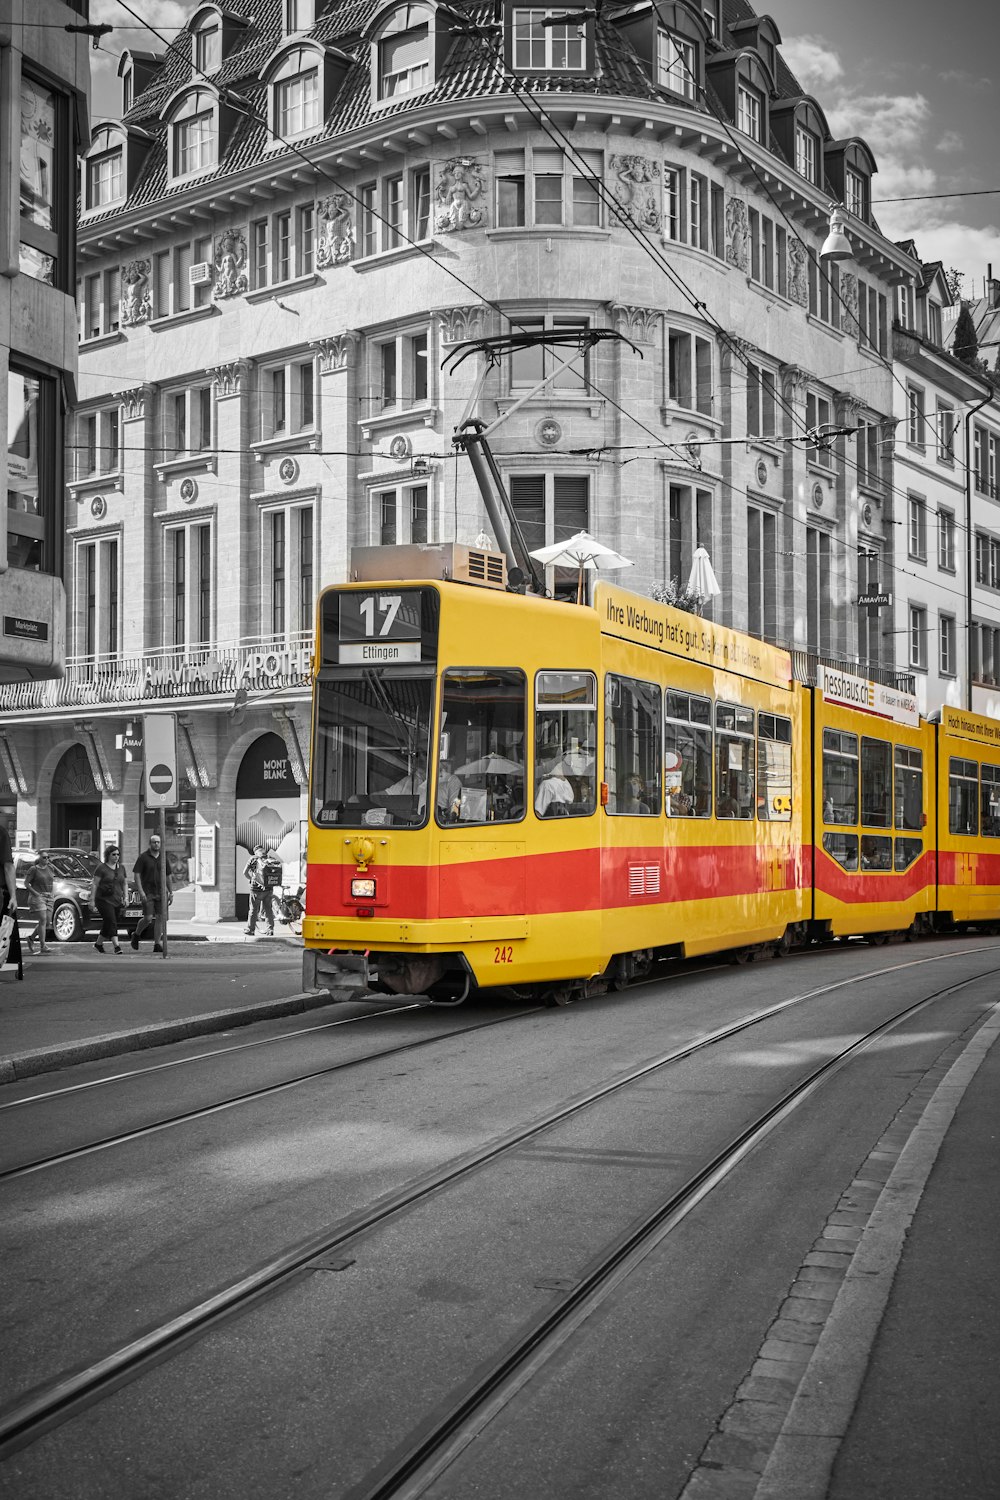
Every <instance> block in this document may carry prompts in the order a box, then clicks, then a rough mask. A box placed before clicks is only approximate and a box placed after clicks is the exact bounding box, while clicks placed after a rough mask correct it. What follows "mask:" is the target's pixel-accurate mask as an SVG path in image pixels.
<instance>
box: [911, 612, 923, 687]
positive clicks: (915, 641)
mask: <svg viewBox="0 0 1000 1500" xmlns="http://www.w3.org/2000/svg"><path fill="white" fill-rule="evenodd" d="M909 619H910V631H909V634H910V666H911V667H913V668H914V669H915V670H916V671H919V672H925V671H926V670H927V611H926V609H924V607H923V606H922V605H919V604H911V605H910V615H909Z"/></svg>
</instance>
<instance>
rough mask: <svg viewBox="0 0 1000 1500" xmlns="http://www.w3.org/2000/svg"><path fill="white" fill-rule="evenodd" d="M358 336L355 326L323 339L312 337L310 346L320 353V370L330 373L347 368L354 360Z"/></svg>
mask: <svg viewBox="0 0 1000 1500" xmlns="http://www.w3.org/2000/svg"><path fill="white" fill-rule="evenodd" d="M358 338H359V335H358V334H357V333H355V331H354V329H353V328H346V329H345V330H344V332H343V333H334V334H330V335H329V336H328V337H326V338H322V339H310V341H309V347H310V348H311V349H315V350H316V351H317V353H318V354H319V367H320V371H321V372H323V373H326V374H329V372H330V371H331V370H346V369H347V367H348V365H350V364H352V363H353V361H354V351H355V349H356V348H357V345H358Z"/></svg>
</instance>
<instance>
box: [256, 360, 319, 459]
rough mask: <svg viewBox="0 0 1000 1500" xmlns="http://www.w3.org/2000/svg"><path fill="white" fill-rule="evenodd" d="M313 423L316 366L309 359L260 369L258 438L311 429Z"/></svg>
mask: <svg viewBox="0 0 1000 1500" xmlns="http://www.w3.org/2000/svg"><path fill="white" fill-rule="evenodd" d="M315 426H316V369H315V362H314V361H313V360H312V359H304V360H292V361H290V362H289V363H288V364H283V365H271V366H265V367H264V368H263V369H262V370H261V372H260V440H261V442H267V441H268V440H269V439H270V438H278V437H290V436H292V435H293V434H295V433H299V432H311V431H312V430H313V429H314V428H315Z"/></svg>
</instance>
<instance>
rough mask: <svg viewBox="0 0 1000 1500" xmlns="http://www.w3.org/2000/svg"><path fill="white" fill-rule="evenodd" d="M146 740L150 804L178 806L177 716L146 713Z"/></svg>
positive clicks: (154, 805) (145, 774) (150, 805)
mask: <svg viewBox="0 0 1000 1500" xmlns="http://www.w3.org/2000/svg"><path fill="white" fill-rule="evenodd" d="M143 741H144V749H145V757H146V758H145V767H144V770H143V779H144V781H145V783H146V786H145V792H146V806H147V807H176V806H177V717H176V715H175V714H145V715H144V716H143Z"/></svg>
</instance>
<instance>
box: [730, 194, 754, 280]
mask: <svg viewBox="0 0 1000 1500" xmlns="http://www.w3.org/2000/svg"><path fill="white" fill-rule="evenodd" d="M749 242H750V232H749V229H748V227H747V206H746V204H745V203H744V201H743V199H742V198H727V199H726V260H727V261H728V263H729V265H731V266H735V267H736V269H737V271H746V270H747V268H748V266H749V264H750V261H749V256H748V253H747V247H748V245H749Z"/></svg>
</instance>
